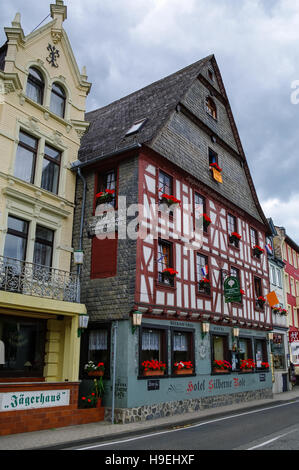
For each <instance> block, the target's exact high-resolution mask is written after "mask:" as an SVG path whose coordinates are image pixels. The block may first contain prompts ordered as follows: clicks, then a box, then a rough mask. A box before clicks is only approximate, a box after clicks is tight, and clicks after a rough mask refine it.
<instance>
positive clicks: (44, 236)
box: [33, 226, 54, 267]
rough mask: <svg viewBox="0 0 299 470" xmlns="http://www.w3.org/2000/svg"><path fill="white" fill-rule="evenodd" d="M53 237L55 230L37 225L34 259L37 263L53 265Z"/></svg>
mask: <svg viewBox="0 0 299 470" xmlns="http://www.w3.org/2000/svg"><path fill="white" fill-rule="evenodd" d="M53 239H54V232H53V230H50V229H47V228H45V227H40V226H37V227H36V236H35V245H34V260H33V262H34V263H35V264H41V265H43V266H48V267H51V266H52V252H53Z"/></svg>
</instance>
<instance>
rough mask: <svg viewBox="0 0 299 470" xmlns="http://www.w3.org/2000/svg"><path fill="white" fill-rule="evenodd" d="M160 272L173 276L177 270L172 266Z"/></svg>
mask: <svg viewBox="0 0 299 470" xmlns="http://www.w3.org/2000/svg"><path fill="white" fill-rule="evenodd" d="M162 273H168V274H170V275H171V276H174V275H175V274H178V271H175V270H174V269H172V268H166V269H163V271H162Z"/></svg>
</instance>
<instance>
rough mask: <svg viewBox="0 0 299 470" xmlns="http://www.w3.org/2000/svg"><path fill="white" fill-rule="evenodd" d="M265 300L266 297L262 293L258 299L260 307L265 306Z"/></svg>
mask: <svg viewBox="0 0 299 470" xmlns="http://www.w3.org/2000/svg"><path fill="white" fill-rule="evenodd" d="M265 302H266V299H265V298H264V297H263V296H262V295H260V296H259V297H258V299H257V303H258V306H259V307H260V308H264V305H265Z"/></svg>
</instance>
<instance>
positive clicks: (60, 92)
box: [50, 83, 65, 117]
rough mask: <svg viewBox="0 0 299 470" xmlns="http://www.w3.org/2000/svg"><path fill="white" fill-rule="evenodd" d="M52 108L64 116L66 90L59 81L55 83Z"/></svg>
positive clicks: (53, 111) (52, 93)
mask: <svg viewBox="0 0 299 470" xmlns="http://www.w3.org/2000/svg"><path fill="white" fill-rule="evenodd" d="M50 110H51V111H52V113H55V114H57V115H58V116H60V117H64V112H65V91H64V89H63V88H62V87H61V86H60V85H58V84H57V83H53V85H52V91H51V102H50Z"/></svg>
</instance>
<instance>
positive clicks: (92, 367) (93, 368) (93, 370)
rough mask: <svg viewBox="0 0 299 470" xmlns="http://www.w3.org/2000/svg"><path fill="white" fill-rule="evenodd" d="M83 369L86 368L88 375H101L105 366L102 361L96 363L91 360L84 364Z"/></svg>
mask: <svg viewBox="0 0 299 470" xmlns="http://www.w3.org/2000/svg"><path fill="white" fill-rule="evenodd" d="M84 370H86V372H87V373H88V375H90V376H103V375H104V370H105V366H104V363H103V362H99V363H98V364H97V365H96V364H95V363H94V362H93V361H89V362H88V363H87V364H85V366H84Z"/></svg>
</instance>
